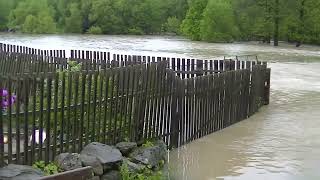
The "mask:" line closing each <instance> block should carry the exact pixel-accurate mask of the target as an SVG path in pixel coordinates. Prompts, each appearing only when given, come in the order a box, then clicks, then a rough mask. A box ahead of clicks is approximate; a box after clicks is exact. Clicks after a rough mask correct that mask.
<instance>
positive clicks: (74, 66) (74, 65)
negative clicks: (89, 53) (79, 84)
mask: <svg viewBox="0 0 320 180" xmlns="http://www.w3.org/2000/svg"><path fill="white" fill-rule="evenodd" d="M68 65H69V67H70V71H71V72H79V71H81V69H82V63H78V62H77V61H71V60H70V61H68Z"/></svg>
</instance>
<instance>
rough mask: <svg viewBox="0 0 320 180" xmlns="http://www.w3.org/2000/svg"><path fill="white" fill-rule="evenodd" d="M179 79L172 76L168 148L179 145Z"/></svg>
mask: <svg viewBox="0 0 320 180" xmlns="http://www.w3.org/2000/svg"><path fill="white" fill-rule="evenodd" d="M179 80H180V79H177V77H176V76H174V77H173V94H172V102H171V103H172V105H171V108H172V109H171V126H170V134H171V135H170V146H169V147H170V149H171V148H173V147H178V146H179V132H180V129H179V124H180V121H181V118H182V117H181V116H182V114H181V100H182V99H181V98H182V97H180V95H181V93H180V88H181V85H180V83H179Z"/></svg>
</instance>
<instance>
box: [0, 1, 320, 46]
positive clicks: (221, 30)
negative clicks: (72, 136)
mask: <svg viewBox="0 0 320 180" xmlns="http://www.w3.org/2000/svg"><path fill="white" fill-rule="evenodd" d="M0 31H13V32H23V33H90V34H136V35H143V34H164V33H170V34H178V35H183V36H186V37H188V38H190V39H192V40H202V41H208V42H233V41H249V40H259V41H264V42H267V43H268V42H270V41H271V40H274V45H277V44H278V40H283V41H288V42H296V43H297V45H299V44H300V43H312V44H320V0H0Z"/></svg>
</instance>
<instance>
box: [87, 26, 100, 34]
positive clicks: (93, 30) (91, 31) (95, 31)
mask: <svg viewBox="0 0 320 180" xmlns="http://www.w3.org/2000/svg"><path fill="white" fill-rule="evenodd" d="M87 33H88V34H102V33H103V32H102V29H101V28H100V27H99V26H92V27H90V29H89V30H88V32H87Z"/></svg>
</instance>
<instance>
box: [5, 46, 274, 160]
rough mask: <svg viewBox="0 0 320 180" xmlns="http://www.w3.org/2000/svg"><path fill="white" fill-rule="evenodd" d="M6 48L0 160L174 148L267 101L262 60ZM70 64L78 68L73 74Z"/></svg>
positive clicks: (267, 80) (267, 77) (266, 76)
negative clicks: (101, 149) (123, 147)
mask: <svg viewBox="0 0 320 180" xmlns="http://www.w3.org/2000/svg"><path fill="white" fill-rule="evenodd" d="M5 47H6V48H4V45H3V44H2V45H1V46H0V69H1V73H0V89H1V90H2V92H4V91H3V90H5V91H6V92H7V95H3V94H4V93H2V96H0V98H1V99H0V102H3V101H4V100H5V101H7V102H8V104H12V105H8V106H3V104H2V105H1V107H2V111H0V162H1V163H3V162H8V163H17V164H32V163H33V162H35V161H38V160H45V161H46V162H49V161H51V160H53V159H54V157H55V156H56V155H57V154H58V153H61V152H80V151H81V149H82V148H83V147H84V146H85V145H86V144H88V143H90V142H95V141H98V142H102V143H107V144H115V143H117V142H119V141H125V140H130V141H141V140H145V139H153V138H162V139H163V140H164V141H165V142H166V143H167V145H168V146H169V147H170V148H173V147H179V146H181V145H183V144H185V143H188V142H191V141H192V140H195V139H197V138H200V137H202V136H205V135H207V134H210V133H213V132H215V131H218V130H220V129H223V128H225V127H228V126H230V125H232V124H234V123H236V122H239V121H241V120H243V119H246V118H248V117H249V116H251V115H252V114H254V113H255V112H257V111H258V109H259V108H260V107H261V106H262V105H265V104H268V103H269V87H270V69H268V68H267V65H266V63H261V62H259V61H248V60H246V61H241V60H237V59H235V60H233V59H229V60H195V59H184V58H163V57H150V56H130V55H112V56H110V53H101V52H99V53H98V52H91V53H87V54H93V56H91V59H90V57H75V56H76V55H75V52H77V54H78V55H79V54H86V53H84V51H72V53H71V55H72V56H74V57H71V58H70V59H67V58H65V51H58V50H57V55H55V56H50V54H49V55H48V54H44V53H43V54H37V53H29V52H40V53H41V50H30V51H28V52H27V51H23V49H24V48H20V47H17V46H15V48H8V47H10V45H5ZM13 49H14V50H13ZM17 49H18V50H17ZM21 49H22V50H21ZM25 49H28V48H25ZM20 50H21V51H20ZM17 51H18V52H17ZM43 52H50V51H43ZM58 52H59V53H58ZM60 52H61V53H60ZM82 52H83V53H82ZM59 54H60V55H62V56H61V57H60V56H59ZM94 54H100V55H102V56H100V57H103V58H102V59H99V58H98V56H97V55H94ZM94 57H95V58H94ZM110 57H113V58H110ZM82 58H83V59H82ZM68 60H76V61H77V62H78V63H80V62H81V63H82V68H81V69H80V70H78V71H76V72H73V71H70V66H69V65H68ZM13 96H16V99H15V100H14V101H15V102H11V101H13V100H11V99H12V97H13ZM43 132H45V134H44V133H43ZM31 137H36V138H31ZM4 140H6V141H7V142H6V143H4Z"/></svg>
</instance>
